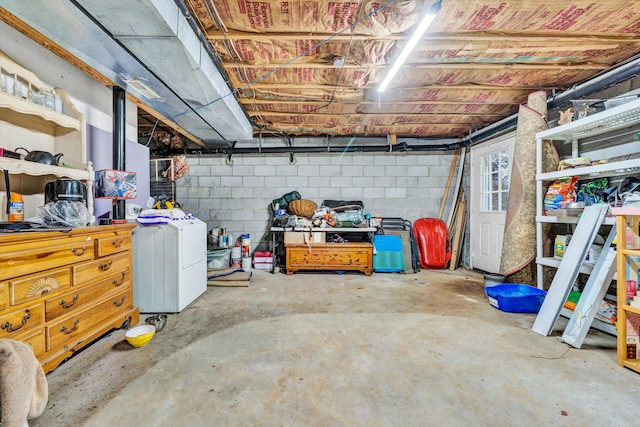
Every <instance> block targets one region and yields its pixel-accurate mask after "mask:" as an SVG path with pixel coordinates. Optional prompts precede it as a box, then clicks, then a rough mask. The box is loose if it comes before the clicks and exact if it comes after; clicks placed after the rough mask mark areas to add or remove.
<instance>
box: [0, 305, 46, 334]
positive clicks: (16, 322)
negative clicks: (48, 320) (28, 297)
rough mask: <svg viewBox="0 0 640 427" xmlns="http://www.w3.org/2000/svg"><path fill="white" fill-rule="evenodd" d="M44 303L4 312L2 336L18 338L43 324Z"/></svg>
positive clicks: (0, 323)
mask: <svg viewBox="0 0 640 427" xmlns="http://www.w3.org/2000/svg"><path fill="white" fill-rule="evenodd" d="M42 321H43V310H42V303H37V304H33V305H30V306H27V307H25V308H21V309H18V310H14V311H10V312H8V313H3V314H2V316H0V338H8V339H16V337H17V336H19V335H21V334H24V333H25V332H27V331H28V330H30V329H33V328H39V327H41V326H42Z"/></svg>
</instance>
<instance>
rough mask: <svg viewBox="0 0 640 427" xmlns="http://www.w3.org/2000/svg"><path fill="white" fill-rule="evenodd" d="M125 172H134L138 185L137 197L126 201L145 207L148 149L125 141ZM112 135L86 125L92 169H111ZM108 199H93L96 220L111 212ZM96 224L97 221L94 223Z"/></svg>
mask: <svg viewBox="0 0 640 427" xmlns="http://www.w3.org/2000/svg"><path fill="white" fill-rule="evenodd" d="M125 150H126V158H125V164H126V170H127V171H129V172H136V173H137V176H136V179H137V184H138V197H137V198H136V199H132V200H127V205H128V204H130V203H133V204H136V205H140V206H143V207H144V206H145V205H146V203H147V199H148V198H149V148H148V147H145V146H144V145H141V144H138V143H137V142H134V141H131V140H127V141H126V147H125ZM112 153H113V134H112V133H111V132H106V131H104V130H102V129H98V128H96V127H94V126H91V125H87V158H88V159H89V160H91V161H92V162H93V169H94V170H96V171H98V170H101V169H113V154H112ZM94 194H95V193H94ZM111 210H112V202H111V200H110V199H95V200H94V212H95V215H96V218H97V217H99V216H100V215H102V214H104V213H106V212H111ZM96 222H97V221H96Z"/></svg>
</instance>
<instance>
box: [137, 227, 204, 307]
mask: <svg viewBox="0 0 640 427" xmlns="http://www.w3.org/2000/svg"><path fill="white" fill-rule="evenodd" d="M206 290H207V225H206V223H204V222H203V221H201V220H199V219H197V218H194V219H190V220H177V221H169V223H168V224H162V225H147V226H145V225H138V227H136V228H135V229H134V230H133V301H134V303H135V305H137V306H138V307H139V308H140V312H142V313H178V312H180V311H182V310H183V309H184V308H185V307H186V306H187V305H189V304H190V303H191V302H193V301H194V300H195V299H196V298H198V297H199V296H200V295H202V294H203V293H204V292H205V291H206Z"/></svg>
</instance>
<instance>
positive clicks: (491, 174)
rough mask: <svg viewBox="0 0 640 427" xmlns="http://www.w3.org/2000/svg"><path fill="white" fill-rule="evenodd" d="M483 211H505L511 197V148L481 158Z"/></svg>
mask: <svg viewBox="0 0 640 427" xmlns="http://www.w3.org/2000/svg"><path fill="white" fill-rule="evenodd" d="M481 169H482V192H481V201H482V203H481V206H482V211H483V212H505V211H506V210H507V201H508V199H509V150H508V149H505V150H501V151H497V152H495V153H490V154H487V155H485V156H483V157H482V159H481Z"/></svg>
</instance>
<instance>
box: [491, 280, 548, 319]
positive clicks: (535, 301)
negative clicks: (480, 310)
mask: <svg viewBox="0 0 640 427" xmlns="http://www.w3.org/2000/svg"><path fill="white" fill-rule="evenodd" d="M545 295H547V291H544V290H542V289H538V288H535V287H533V286H529V285H522V284H518V283H504V284H502V285H495V286H491V287H488V288H487V296H488V298H489V304H491V305H492V306H494V307H495V308H497V309H499V310H502V311H508V312H510V313H537V312H538V311H540V307H541V306H542V302H543V301H544V297H545Z"/></svg>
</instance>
